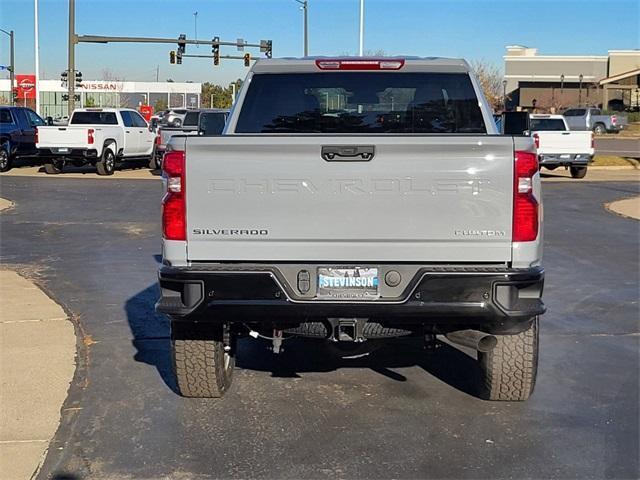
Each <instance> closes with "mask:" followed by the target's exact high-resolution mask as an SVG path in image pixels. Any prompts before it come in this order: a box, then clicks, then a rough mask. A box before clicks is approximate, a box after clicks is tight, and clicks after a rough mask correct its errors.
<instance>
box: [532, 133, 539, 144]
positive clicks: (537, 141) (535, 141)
mask: <svg viewBox="0 0 640 480" xmlns="http://www.w3.org/2000/svg"><path fill="white" fill-rule="evenodd" d="M533 142H534V143H535V144H536V148H540V135H538V134H537V133H534V134H533Z"/></svg>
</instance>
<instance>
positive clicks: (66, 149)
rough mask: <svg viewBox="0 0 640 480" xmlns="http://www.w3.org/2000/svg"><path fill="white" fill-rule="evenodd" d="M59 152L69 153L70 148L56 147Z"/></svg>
mask: <svg viewBox="0 0 640 480" xmlns="http://www.w3.org/2000/svg"><path fill="white" fill-rule="evenodd" d="M54 150H55V151H56V152H57V153H69V149H68V148H56V149H54Z"/></svg>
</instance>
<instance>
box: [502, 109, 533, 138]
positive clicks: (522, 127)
mask: <svg viewBox="0 0 640 480" xmlns="http://www.w3.org/2000/svg"><path fill="white" fill-rule="evenodd" d="M501 133H502V134H504V135H528V134H529V112H504V113H503V114H502V132H501Z"/></svg>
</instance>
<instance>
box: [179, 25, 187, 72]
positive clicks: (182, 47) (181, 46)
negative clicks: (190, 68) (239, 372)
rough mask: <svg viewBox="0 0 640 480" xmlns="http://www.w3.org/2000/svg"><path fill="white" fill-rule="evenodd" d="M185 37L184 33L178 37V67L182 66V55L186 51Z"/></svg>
mask: <svg viewBox="0 0 640 480" xmlns="http://www.w3.org/2000/svg"><path fill="white" fill-rule="evenodd" d="M186 40H187V36H186V35H185V34H184V33H181V34H180V36H179V37H178V52H177V53H176V63H177V64H178V65H182V55H183V54H184V52H185V51H186V49H187V42H186Z"/></svg>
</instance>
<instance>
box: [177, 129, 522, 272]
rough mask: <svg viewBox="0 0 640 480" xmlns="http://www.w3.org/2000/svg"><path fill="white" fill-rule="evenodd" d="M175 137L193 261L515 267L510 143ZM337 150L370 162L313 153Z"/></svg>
mask: <svg viewBox="0 0 640 480" xmlns="http://www.w3.org/2000/svg"><path fill="white" fill-rule="evenodd" d="M180 141H181V142H184V143H185V151H186V192H187V256H188V259H189V260H190V261H244V260H252V261H255V260H258V259H259V260H263V261H272V260H289V261H293V260H300V261H318V262H324V261H327V262H404V261H407V262H410V261H418V262H480V261H481V262H506V261H509V260H511V229H512V196H513V139H512V138H510V137H501V136H486V135H477V136H473V135H470V136H451V135H448V136H393V137H392V136H349V137H347V136H288V137H281V136H280V137H279V136H264V135H257V136H233V135H229V136H222V137H217V138H200V137H194V138H188V139H180ZM344 146H351V147H354V146H357V147H361V149H363V150H367V149H370V148H371V147H373V149H374V151H375V154H374V156H373V158H371V159H369V160H368V161H365V160H364V159H362V158H358V161H338V160H341V159H342V160H344V159H345V158H347V159H348V157H336V158H334V159H333V161H328V160H327V159H325V158H323V156H322V154H321V153H322V149H323V147H344ZM176 148H179V146H178V145H176ZM326 151H330V149H329V150H326ZM336 159H337V160H336Z"/></svg>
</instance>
